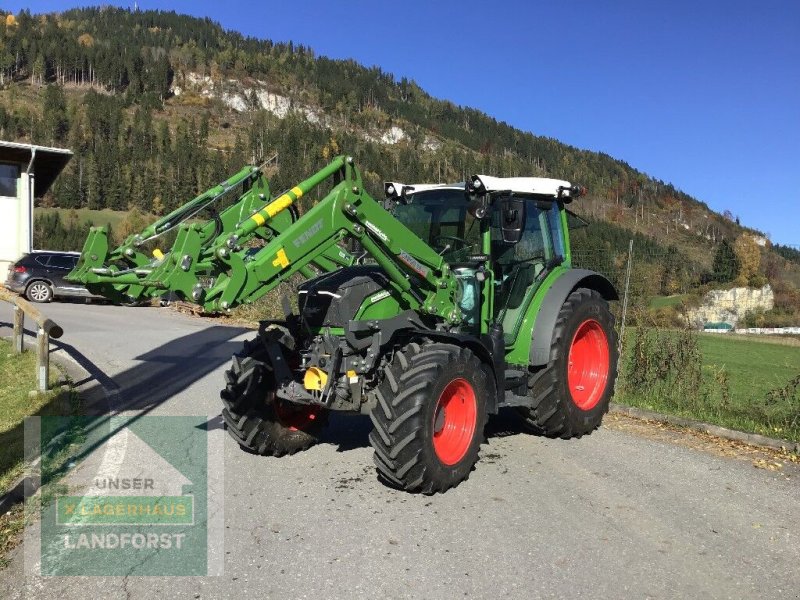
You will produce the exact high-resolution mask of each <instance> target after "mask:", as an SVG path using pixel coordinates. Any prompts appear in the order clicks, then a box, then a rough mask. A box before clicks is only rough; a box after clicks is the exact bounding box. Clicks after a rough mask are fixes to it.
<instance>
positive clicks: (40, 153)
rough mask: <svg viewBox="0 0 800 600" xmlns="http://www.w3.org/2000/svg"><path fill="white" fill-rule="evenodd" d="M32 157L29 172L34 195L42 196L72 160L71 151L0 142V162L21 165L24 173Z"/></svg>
mask: <svg viewBox="0 0 800 600" xmlns="http://www.w3.org/2000/svg"><path fill="white" fill-rule="evenodd" d="M31 156H33V157H34V159H33V164H32V165H31V171H32V172H33V174H34V175H35V176H36V183H35V184H34V194H35V195H36V197H37V198H38V197H40V196H44V194H45V193H46V192H47V190H49V189H50V186H51V185H53V182H54V181H55V179H56V177H58V175H59V173H61V171H62V170H63V169H64V167H65V166H67V163H68V162H69V159H70V158H72V151H71V150H66V149H64V148H48V147H47V146H36V145H33V144H20V143H17V142H6V141H3V140H0V162H13V163H17V164H20V165H22V170H23V171H26V170H27V168H28V165H30V164H31Z"/></svg>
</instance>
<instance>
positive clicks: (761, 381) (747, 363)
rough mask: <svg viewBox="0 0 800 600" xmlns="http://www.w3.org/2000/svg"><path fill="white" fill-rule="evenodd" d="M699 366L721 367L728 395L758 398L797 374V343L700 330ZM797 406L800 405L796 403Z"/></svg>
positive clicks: (799, 357) (799, 368)
mask: <svg viewBox="0 0 800 600" xmlns="http://www.w3.org/2000/svg"><path fill="white" fill-rule="evenodd" d="M700 350H701V352H702V353H703V368H704V369H706V370H707V369H710V368H711V367H712V366H716V367H725V370H726V371H727V372H728V377H729V381H730V391H731V396H733V397H736V398H741V399H742V400H743V401H749V402H758V401H759V400H761V399H762V398H764V397H765V396H766V394H767V393H768V392H769V391H770V390H774V389H775V388H777V387H780V386H783V385H786V383H787V382H788V381H789V379H791V378H792V377H794V376H796V375H798V374H800V347H793V346H790V345H782V344H776V343H773V342H772V341H771V340H759V339H757V338H755V337H747V338H742V337H739V336H736V335H729V334H725V335H721V334H715V333H705V334H700ZM798 410H800V406H798Z"/></svg>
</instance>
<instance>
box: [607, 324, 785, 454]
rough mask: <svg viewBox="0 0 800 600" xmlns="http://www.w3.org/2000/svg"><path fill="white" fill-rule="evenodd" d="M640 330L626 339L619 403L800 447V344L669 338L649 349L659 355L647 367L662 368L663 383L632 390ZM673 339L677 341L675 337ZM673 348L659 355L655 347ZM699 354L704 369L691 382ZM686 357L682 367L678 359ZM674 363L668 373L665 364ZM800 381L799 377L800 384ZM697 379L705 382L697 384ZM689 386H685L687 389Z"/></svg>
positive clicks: (752, 338)
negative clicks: (765, 436) (652, 365)
mask: <svg viewBox="0 0 800 600" xmlns="http://www.w3.org/2000/svg"><path fill="white" fill-rule="evenodd" d="M637 333H638V332H637V331H635V330H634V331H631V333H630V336H628V335H626V349H627V352H626V356H625V363H624V364H623V365H622V366H621V368H622V370H623V372H624V375H623V378H622V380H621V386H620V387H621V391H620V393H619V394H618V396H617V398H616V400H617V401H619V402H621V403H624V404H629V405H633V406H638V407H640V408H648V409H652V410H656V411H659V412H664V413H670V414H676V415H679V416H683V417H687V418H691V419H697V420H701V421H706V422H710V423H715V424H718V425H722V426H723V427H729V428H731V429H738V430H741V431H749V432H754V433H760V434H763V435H768V436H771V437H780V438H784V439H789V440H793V441H800V387H798V386H797V385H796V384H795V385H793V384H792V381H793V380H795V381H797V380H800V345H798V344H796V343H795V342H796V340H774V339H770V338H758V337H756V336H748V337H741V336H736V335H732V334H726V335H723V334H694V337H691V336H690V337H691V340H693V341H689V342H688V344H684V345H683V346H682V345H681V344H674V345H672V346H670V343H671V342H670V341H666V340H667V339H668V337H669V336H670V335H671V334H669V333H667V332H664V331H662V332H659V333H657V334H655V335H656V336H660V337H661V339H660V340H659V341H657V342H654V345H651V346H650V348H651V350H652V351H653V352H656V353H657V354H658V355H657V357H656V358H655V359H654V360H651V361H649V363H647V364H653V363H655V366H654V369H656V370H657V369H659V368H660V369H661V371H660V376H659V380H658V381H655V382H651V383H649V384H647V385H644V386H641V387H639V388H638V389H631V387H632V386H630V385H629V384H627V383H626V380H628V381H629V380H630V379H631V377H632V374H633V372H634V371H635V370H637V369H638V370H641V369H642V368H643V367H642V366H641V365H644V364H646V363H645V361H641V359H639V362H638V363H636V364H634V362H633V361H636V360H637V359H636V358H635V357H634V356H633V355H634V354H635V352H634V351H633V348H634V346H633V341H634V337H635V336H636V335H637ZM671 339H674V338H671ZM659 345H660V347H661V348H663V347H665V346H668V349H667V350H664V351H659V350H658V349H657V347H659ZM692 348H693V349H694V351H695V352H698V353H699V362H700V369H699V372H696V375H697V379H696V380H693V379H691V377H692V373H691V372H692V364H693V363H694V362H696V355H693V354H692V351H693V350H692ZM681 352H683V353H684V354H687V356H685V359H686V360H684V362H683V363H681V361H680V359H679V358H678V359H676V358H675V357H676V356H679V355H680V353H681ZM668 364H672V365H673V366H674V368H672V369H670V368H668V367H665V366H664V365H668ZM796 378H797V379H796ZM698 380H699V381H698ZM682 386H683V387H682Z"/></svg>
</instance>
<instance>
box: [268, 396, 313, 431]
mask: <svg viewBox="0 0 800 600" xmlns="http://www.w3.org/2000/svg"><path fill="white" fill-rule="evenodd" d="M274 402H275V415H276V416H277V417H278V422H279V423H280V424H281V425H283V426H284V427H286V428H287V429H289V430H290V431H303V430H305V429H308V428H309V427H310V426H311V425H313V424H314V422H315V421H316V420H317V419H318V418H319V411H320V409H319V408H318V407H316V406H300V405H298V404H292V403H291V402H282V401H281V400H279V399H278V398H275V400H274Z"/></svg>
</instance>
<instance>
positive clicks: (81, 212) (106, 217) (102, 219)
mask: <svg viewBox="0 0 800 600" xmlns="http://www.w3.org/2000/svg"><path fill="white" fill-rule="evenodd" d="M36 212H37V213H39V214H53V213H58V214H59V215H60V216H61V221H62V222H67V221H69V219H70V215H71V213H73V212H75V213H77V215H78V221H80V222H81V223H88V222H90V221H91V223H92V224H93V225H103V226H105V225H111V228H112V229H117V227H118V225H119V224H120V223H121V222H122V221H123V220H124V219H125V217H127V216H128V212H127V211H124V210H111V209H110V208H104V209H102V210H90V209H88V208H78V209H71V208H39V207H37V208H36Z"/></svg>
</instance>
